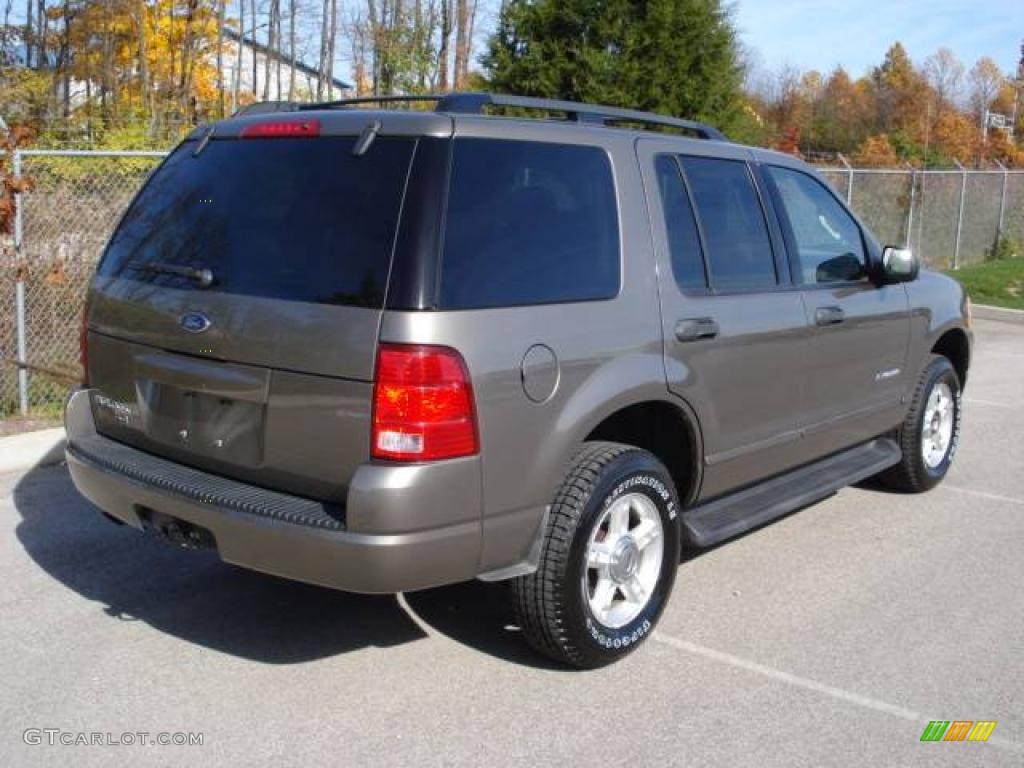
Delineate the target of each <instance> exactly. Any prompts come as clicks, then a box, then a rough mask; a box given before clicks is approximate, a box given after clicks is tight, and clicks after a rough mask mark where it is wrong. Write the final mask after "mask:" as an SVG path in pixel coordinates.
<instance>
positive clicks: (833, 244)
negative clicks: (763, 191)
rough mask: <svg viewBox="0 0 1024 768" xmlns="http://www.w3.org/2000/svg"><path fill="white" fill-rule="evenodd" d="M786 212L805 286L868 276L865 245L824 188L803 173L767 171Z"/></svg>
mask: <svg viewBox="0 0 1024 768" xmlns="http://www.w3.org/2000/svg"><path fill="white" fill-rule="evenodd" d="M767 173H768V177H769V178H770V179H771V181H772V183H774V185H775V189H776V191H777V192H778V196H779V199H781V200H782V207H783V210H784V212H785V217H786V223H788V225H789V234H790V236H791V238H792V240H793V241H794V245H795V247H796V253H797V256H798V258H799V261H800V274H801V279H802V280H803V282H805V283H829V282H835V281H842V280H856V279H857V278H859V277H861V276H863V275H864V274H865V270H864V265H865V263H866V262H865V259H864V242H863V241H862V240H861V236H860V228H859V227H858V226H857V222H855V221H854V220H853V217H852V216H850V214H849V213H847V212H846V210H845V209H844V208H843V207H842V206H841V205H840V204H839V203H838V201H837V200H836V199H835V197H833V196H832V193H831V192H829V191H828V190H827V189H826V188H825V185H824V184H822V183H821V182H819V181H817V180H816V179H814V178H812V177H811V176H808V175H807V174H806V173H801V172H800V171H794V170H790V169H788V168H771V167H770V168H768V169H767Z"/></svg>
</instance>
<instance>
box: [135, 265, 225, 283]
mask: <svg viewBox="0 0 1024 768" xmlns="http://www.w3.org/2000/svg"><path fill="white" fill-rule="evenodd" d="M128 266H129V267H130V268H132V269H141V270H144V271H146V272H156V273H158V274H161V275H177V276H178V277H185V278H188V279H189V280H195V281H196V282H197V283H199V287H200V288H209V287H210V286H211V285H213V272H211V271H210V270H209V269H198V268H196V267H185V266H181V265H179V264H166V263H164V262H162V261H147V262H146V263H145V264H129V265H128Z"/></svg>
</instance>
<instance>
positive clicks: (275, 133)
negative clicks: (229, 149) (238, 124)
mask: <svg viewBox="0 0 1024 768" xmlns="http://www.w3.org/2000/svg"><path fill="white" fill-rule="evenodd" d="M319 135H320V121H319V120H275V121H274V122H270V123H252V124H251V125H247V126H245V128H243V129H242V138H243V139H299V138H305V137H310V138H312V137H314V136H319Z"/></svg>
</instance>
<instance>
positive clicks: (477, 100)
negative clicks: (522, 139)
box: [295, 93, 728, 141]
mask: <svg viewBox="0 0 1024 768" xmlns="http://www.w3.org/2000/svg"><path fill="white" fill-rule="evenodd" d="M422 101H432V102H435V103H436V104H437V106H436V107H435V111H436V112H448V113H451V114H461V115H482V114H484V113H485V110H486V109H487V108H488V107H512V108H516V109H534V110H540V111H547V112H564V113H565V114H566V116H567V117H568V119H570V120H574V121H576V122H578V123H588V124H591V125H606V126H613V125H615V124H617V123H639V124H641V125H653V126H661V127H667V128H676V129H678V130H682V131H686V132H688V133H691V134H693V135H695V136H697V137H698V138H701V139H709V140H711V141H728V139H727V138H726V137H725V135H724V134H723V133H722V132H721V131H719V130H718V129H717V128H712V127H711V126H710V125H706V124H705V123H699V122H696V121H694V120H682V119H680V118H677V117H668V116H667V115H658V114H655V113H653V112H641V111H639V110H634V109H620V108H618V107H605V106H602V105H599V104H583V103H580V102H577V101H561V100H558V99H538V98H534V97H532V96H509V95H507V94H502V93H445V94H424V95H419V96H359V97H356V98H352V99H339V100H338V101H324V102H320V103H316V104H298V105H296V106H295V109H298V110H303V111H305V110H313V109H345V108H348V107H354V106H359V105H362V104H408V103H415V102H422Z"/></svg>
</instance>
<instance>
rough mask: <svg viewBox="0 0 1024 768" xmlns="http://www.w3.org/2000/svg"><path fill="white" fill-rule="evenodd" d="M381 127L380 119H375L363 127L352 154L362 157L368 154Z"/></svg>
mask: <svg viewBox="0 0 1024 768" xmlns="http://www.w3.org/2000/svg"><path fill="white" fill-rule="evenodd" d="M380 128H381V124H380V120H374V121H373V122H372V123H370V124H369V125H368V126H366V127H365V128H363V132H362V133H360V134H359V138H358V139H356V143H355V145H354V146H353V147H352V155H353V156H354V157H362V156H363V155H365V154H366V151H367V150H368V149H369V148H370V145H371V144H373V140H374V139H376V138H377V133H378V132H379V131H380Z"/></svg>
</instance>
